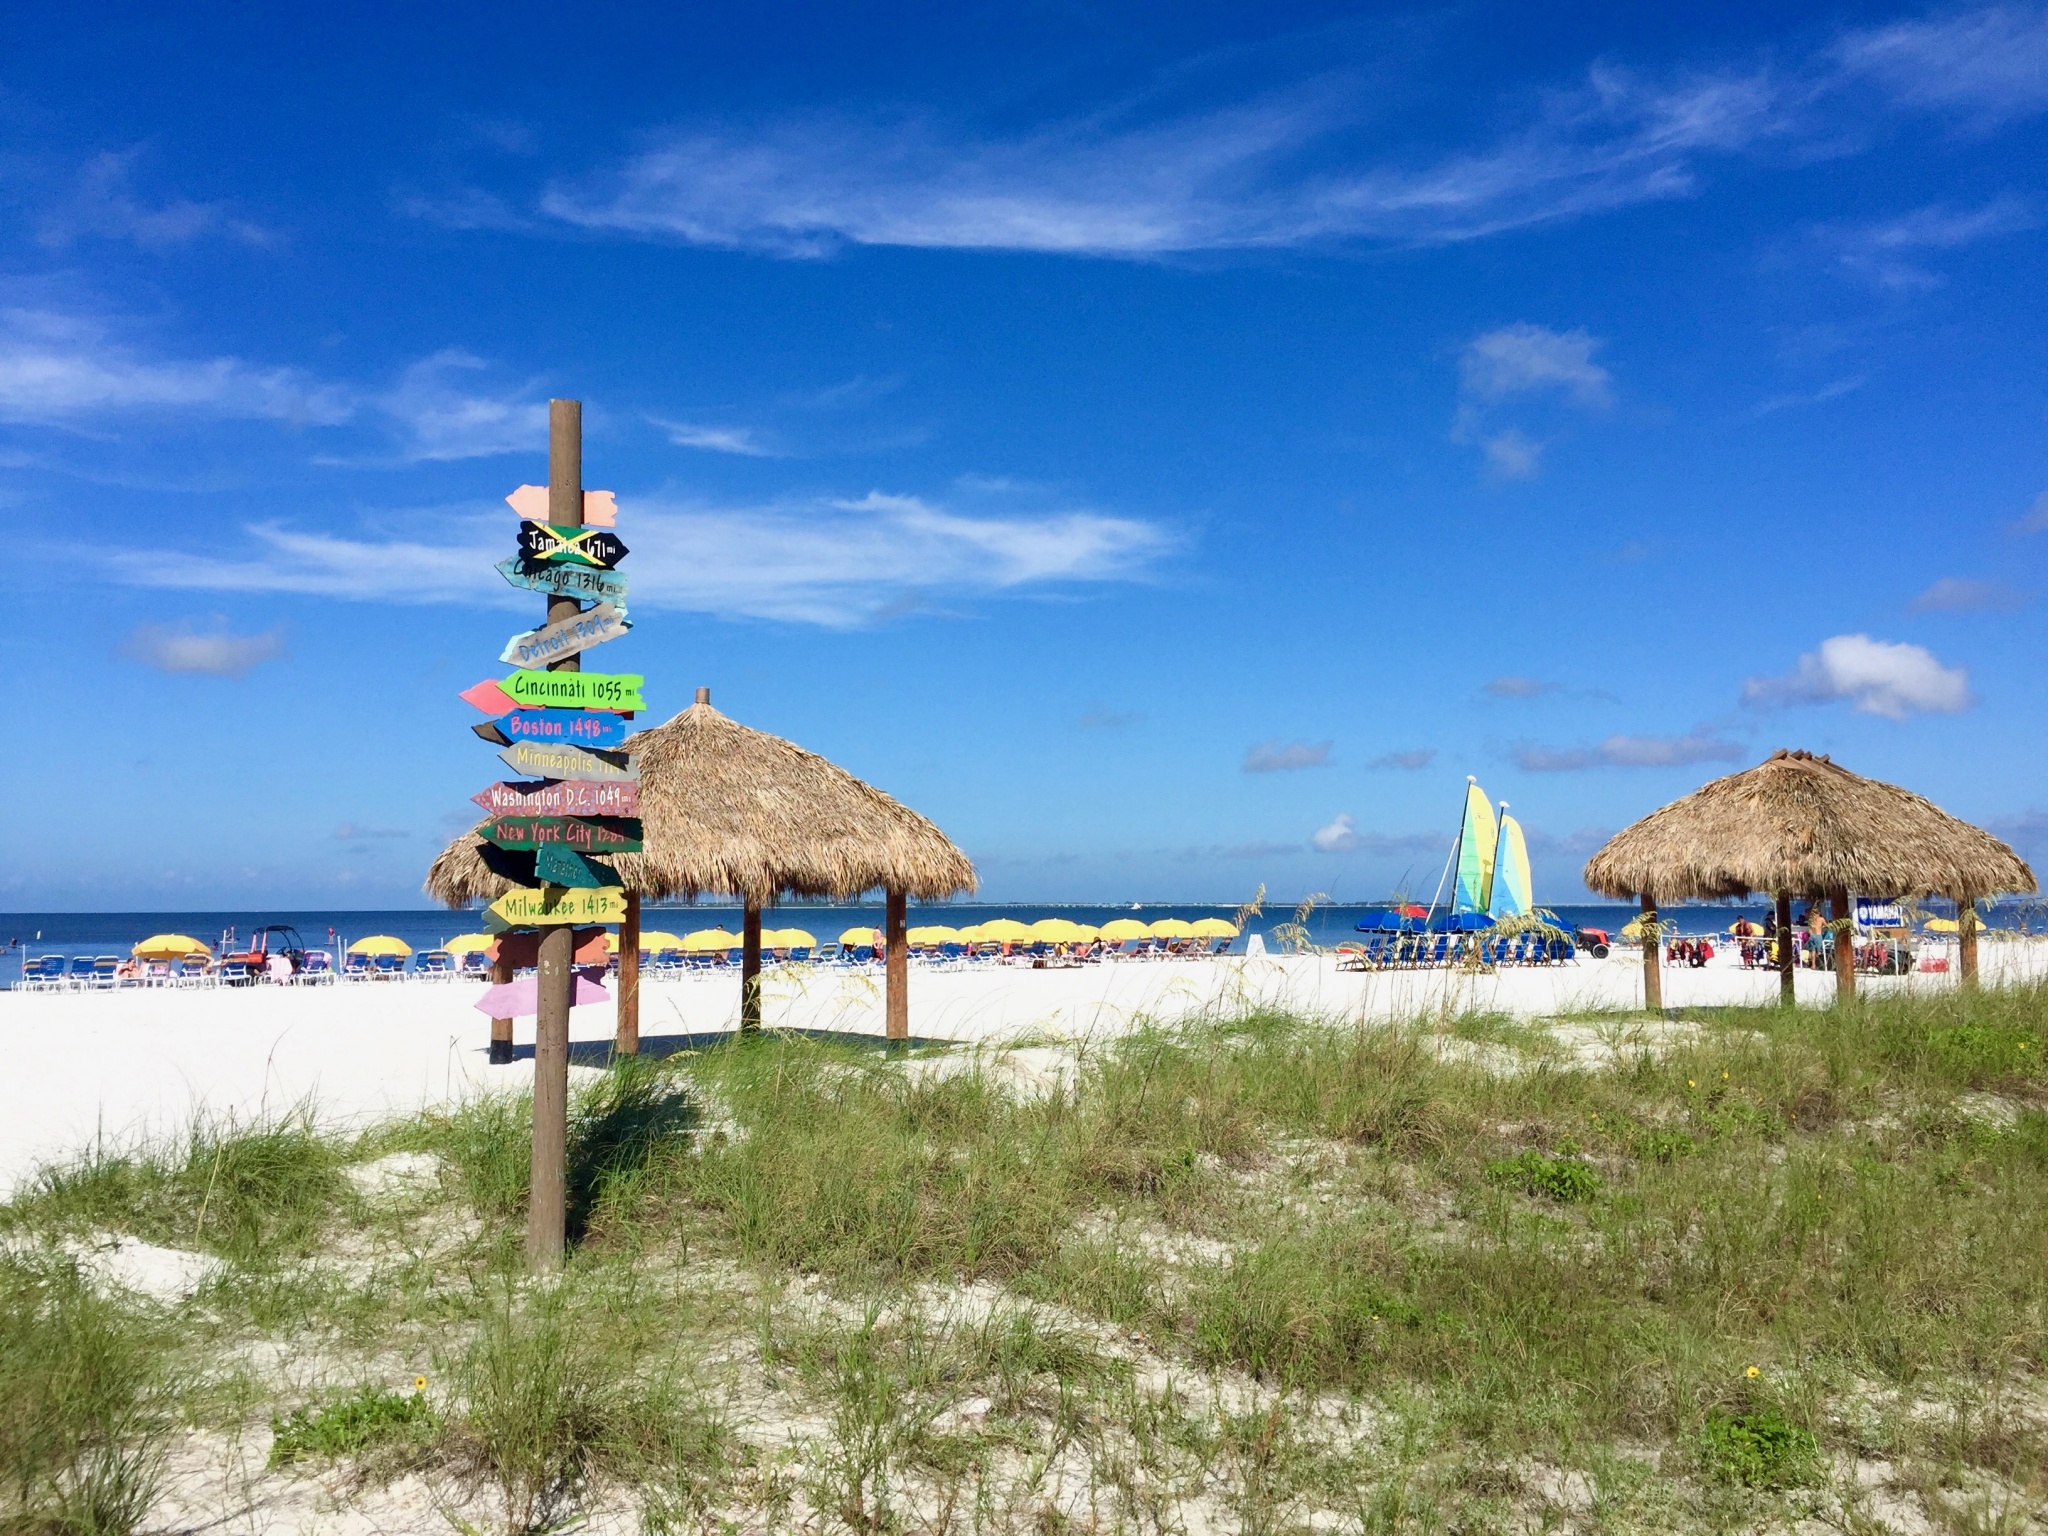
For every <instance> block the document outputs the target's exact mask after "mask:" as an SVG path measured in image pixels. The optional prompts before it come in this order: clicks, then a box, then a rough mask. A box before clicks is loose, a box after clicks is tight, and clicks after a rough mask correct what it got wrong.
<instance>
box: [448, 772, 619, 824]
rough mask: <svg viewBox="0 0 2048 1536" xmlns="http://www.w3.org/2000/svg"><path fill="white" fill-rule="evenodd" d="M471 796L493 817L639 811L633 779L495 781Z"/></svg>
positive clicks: (592, 814)
mask: <svg viewBox="0 0 2048 1536" xmlns="http://www.w3.org/2000/svg"><path fill="white" fill-rule="evenodd" d="M469 798H470V800H471V802H472V803H474V804H475V805H476V806H477V807H478V808H480V809H482V810H485V811H488V812H489V813H490V814H491V815H493V816H634V815H637V814H638V813H639V810H640V786H639V785H638V784H635V783H631V782H626V783H619V784H610V783H604V784H600V783H597V782H595V781H593V780H587V779H571V780H568V781H566V782H564V783H560V784H536V783H524V784H493V785H492V786H491V787H490V788H489V789H485V790H480V791H478V792H477V793H476V794H474V795H471V796H470V797H469Z"/></svg>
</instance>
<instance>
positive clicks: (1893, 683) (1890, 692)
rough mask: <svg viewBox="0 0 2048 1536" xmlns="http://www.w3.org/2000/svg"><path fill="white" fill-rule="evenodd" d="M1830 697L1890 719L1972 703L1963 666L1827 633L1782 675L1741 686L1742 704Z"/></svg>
mask: <svg viewBox="0 0 2048 1536" xmlns="http://www.w3.org/2000/svg"><path fill="white" fill-rule="evenodd" d="M1835 700H1846V701H1848V702H1849V703H1852V704H1854V705H1855V707H1856V708H1857V710H1858V711H1860V712H1861V713H1863V714H1867V715H1883V716H1884V717H1885V718H1887V719H1890V720H1903V719H1905V718H1906V717H1907V716H1908V715H1914V714H1948V715H1952V714H1957V713H1959V712H1960V711H1962V710H1965V709H1968V708H1969V707H1970V705H1971V703H1972V702H1973V701H1972V699H1971V697H1970V676H1969V673H1968V672H1966V671H1964V669H1963V668H1961V667H1944V666H1943V665H1942V664H1941V663H1940V662H1939V661H1937V660H1936V659H1935V657H1934V655H1933V653H1932V652H1930V651H1929V650H1928V649H1927V648H1926V647H1925V646H1919V645H1908V644H1906V643H1904V642H1900V641H1889V640H1873V639H1871V638H1870V636H1868V635H1835V636H1832V637H1831V638H1829V639H1826V640H1823V641H1822V642H1821V643H1820V648H1819V649H1818V650H1815V651H1809V652H1807V653H1806V654H1805V655H1803V656H1801V657H1800V658H1799V665H1798V666H1797V667H1795V668H1794V669H1793V670H1792V671H1791V672H1790V673H1788V674H1787V675H1785V676H1782V677H1752V678H1751V679H1750V680H1749V681H1748V682H1747V683H1745V684H1744V685H1743V688H1742V701H1743V703H1745V704H1748V705H1751V706H1752V707H1756V708H1768V707H1770V706H1774V705H1786V704H1824V703H1829V702H1833V701H1835Z"/></svg>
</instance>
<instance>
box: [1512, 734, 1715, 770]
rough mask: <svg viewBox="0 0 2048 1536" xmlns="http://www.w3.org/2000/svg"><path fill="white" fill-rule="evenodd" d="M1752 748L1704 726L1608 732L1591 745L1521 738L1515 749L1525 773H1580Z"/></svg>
mask: <svg viewBox="0 0 2048 1536" xmlns="http://www.w3.org/2000/svg"><path fill="white" fill-rule="evenodd" d="M1748 755H1749V749H1748V748H1747V747H1745V746H1743V745H1742V743H1741V742H1738V741H1730V740H1728V739H1727V738H1726V737H1724V736H1722V735H1720V734H1719V733H1718V732H1716V731H1714V730H1712V729H1710V728H1708V727H1706V726H1701V727H1700V728H1699V729H1697V730H1694V731H1688V732H1686V733H1685V734H1684V735H1681V736H1626V735H1615V736H1609V737H1608V738H1607V739H1606V740H1604V741H1602V742H1599V743H1598V744H1597V745H1594V746H1589V747H1546V746H1543V745H1541V744H1539V743H1536V742H1522V743H1520V744H1518V745H1517V746H1516V747H1515V749H1514V762H1515V766H1516V767H1517V768H1520V769H1522V770H1523V771H1524V772H1526V773H1577V772H1582V771H1583V770H1585V769H1588V768H1676V767H1683V766H1684V765H1686V764H1688V763H1711V762H1729V763H1732V762H1740V761H1741V760H1742V759H1743V758H1745V757H1747V756H1748Z"/></svg>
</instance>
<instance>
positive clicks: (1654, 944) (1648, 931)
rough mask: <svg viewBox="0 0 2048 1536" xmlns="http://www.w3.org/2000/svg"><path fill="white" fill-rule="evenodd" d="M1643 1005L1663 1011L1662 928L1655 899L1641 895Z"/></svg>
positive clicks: (1654, 1011) (1658, 1011) (1651, 1010)
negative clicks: (1658, 919)
mask: <svg viewBox="0 0 2048 1536" xmlns="http://www.w3.org/2000/svg"><path fill="white" fill-rule="evenodd" d="M1643 1006H1644V1007H1645V1008H1647V1009H1649V1010H1650V1012H1652V1013H1662V1012H1663V1011H1664V930H1663V928H1662V927H1661V926H1660V925H1659V924H1658V922H1657V903H1656V900H1655V899H1654V898H1653V897H1651V896H1650V895H1648V894H1647V893H1645V895H1644V896H1643Z"/></svg>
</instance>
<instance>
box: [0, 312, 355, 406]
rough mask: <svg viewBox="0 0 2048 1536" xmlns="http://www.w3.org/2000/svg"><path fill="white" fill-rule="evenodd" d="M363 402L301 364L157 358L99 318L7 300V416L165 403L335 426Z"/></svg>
mask: <svg viewBox="0 0 2048 1536" xmlns="http://www.w3.org/2000/svg"><path fill="white" fill-rule="evenodd" d="M355 410H356V402H355V399H354V397H353V395H352V394H351V392H350V391H348V390H346V389H343V388H341V387H339V386H336V385H332V384H326V383H322V382H321V381H319V380H317V379H314V378H312V377H311V376H310V375H308V374H306V373H304V372H303V371H301V370H299V369H296V368H264V367H260V366H257V365H254V364H251V363H247V362H244V361H243V360H242V359H240V358H235V357H215V358H207V359H195V360H165V359H159V358H151V357H148V356H146V355H145V354H143V353H141V352H140V351H138V350H137V349H135V348H133V347H130V346H127V345H124V344H122V343H121V342H119V341H117V340H116V339H115V338H114V336H113V334H112V332H111V329H110V327H108V326H107V325H105V324H104V323H101V322H98V321H94V320H90V319H85V318H82V317H80V316H77V315H70V314H63V313H58V312H55V311H50V310H35V309H0V420H7V421H20V422H39V423H69V422H76V421H79V420H82V419H84V418H88V417H93V416H103V415H109V414H121V413H140V412H151V411H155V412H186V413H197V414H203V415H209V416H217V417H225V418H233V419H242V420H271V421H285V422H295V423H302V424H308V425H320V426H330V425H334V424H336V423H339V422H343V421H347V420H348V419H349V418H350V417H351V416H352V415H354V414H355Z"/></svg>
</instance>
